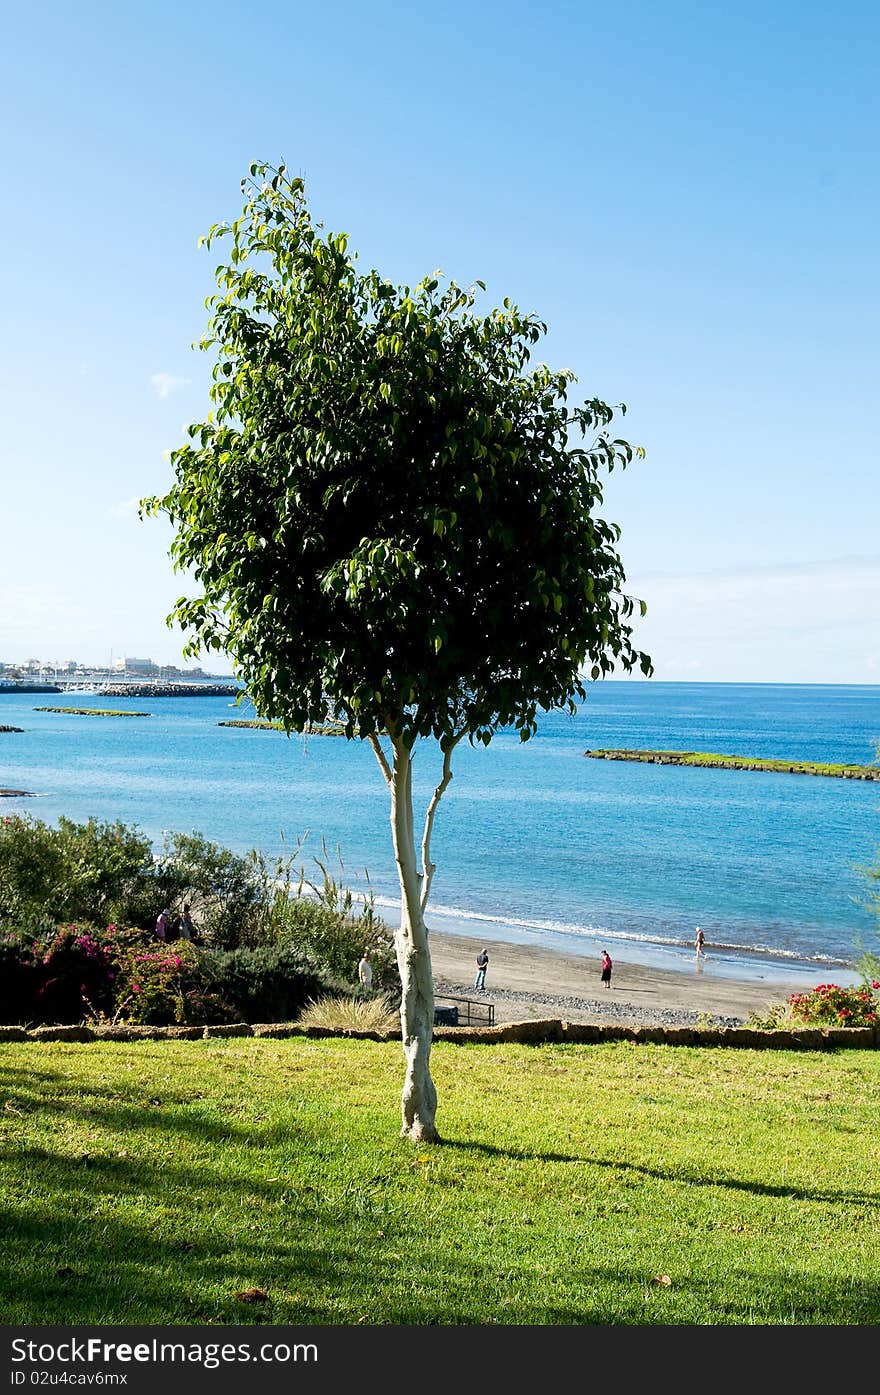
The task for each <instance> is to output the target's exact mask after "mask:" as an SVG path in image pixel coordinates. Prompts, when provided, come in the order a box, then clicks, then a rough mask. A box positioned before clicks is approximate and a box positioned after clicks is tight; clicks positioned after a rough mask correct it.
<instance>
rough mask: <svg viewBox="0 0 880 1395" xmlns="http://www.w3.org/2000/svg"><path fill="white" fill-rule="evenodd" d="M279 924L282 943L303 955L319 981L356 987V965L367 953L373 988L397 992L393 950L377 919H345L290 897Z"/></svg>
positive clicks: (326, 907) (326, 908)
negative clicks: (370, 965) (354, 984)
mask: <svg viewBox="0 0 880 1395" xmlns="http://www.w3.org/2000/svg"><path fill="white" fill-rule="evenodd" d="M279 922H280V927H283V929H280V933H282V934H283V935H284V942H285V943H288V944H289V945H291V946H292V947H294V948H296V949H297V950H299V951H300V952H301V953H303V954H304V955H306V956H307V957H308V958H309V959H310V960H311V961H312V962H313V963H314V964H315V966H316V968H317V970H318V972H319V973H320V974H321V975H322V977H324V978H327V979H336V980H338V981H339V982H341V983H346V984H353V983H357V966H358V962H359V960H360V958H361V956H362V954H363V952H364V950H365V949H368V950H369V951H370V959H371V961H372V965H373V982H374V983H375V985H376V987H377V988H388V989H390V990H391V991H394V990H395V989H397V990H399V987H400V976H399V974H398V971H397V959H396V956H395V953H394V946H393V944H392V943H391V937H390V934H389V931H388V927H387V926H386V925H385V924H384V923H383V922H382V921H381V920H379V919H378V918H377V917H375V916H365V915H363V914H362V915H359V916H357V917H355V916H351V915H346V914H345V913H344V912H343V911H341V910H337V909H334V908H332V907H331V906H329V905H327V904H325V903H322V902H321V901H320V900H314V899H312V898H311V897H309V896H291V897H290V898H289V900H288V902H287V903H286V905H285V906H284V909H283V912H282V913H281V915H280V916H279Z"/></svg>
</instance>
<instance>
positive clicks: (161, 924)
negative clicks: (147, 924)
mask: <svg viewBox="0 0 880 1395" xmlns="http://www.w3.org/2000/svg"><path fill="white" fill-rule="evenodd" d="M169 914H170V911H169V909H168V907H167V906H166V907H165V909H164V910H163V911H160V913H159V919H158V920H157V921H156V938H157V940H167V938H168V916H169Z"/></svg>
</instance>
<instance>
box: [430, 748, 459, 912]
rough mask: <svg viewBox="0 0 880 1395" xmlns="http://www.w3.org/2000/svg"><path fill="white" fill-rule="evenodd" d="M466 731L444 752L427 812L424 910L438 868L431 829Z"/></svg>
mask: <svg viewBox="0 0 880 1395" xmlns="http://www.w3.org/2000/svg"><path fill="white" fill-rule="evenodd" d="M466 732H467V728H465V729H464V730H462V731H460V732H459V733H458V735H457V736H454V737H453V739H452V741H451V742H450V743H449V745H448V746H447V747H446V750H445V751H444V753H443V775H442V778H441V780H440V783H439V785H438V786H437V788H436V789H435V791H434V793H433V794H432V795H431V802H430V804H429V805H428V810H427V813H426V814H425V831H424V833H423V834H422V871H421V874H420V875H421V880H422V892H421V903H422V911H423V912H424V909H425V907H426V905H427V904H428V895H429V893H430V890H431V882H432V881H433V879H434V873H435V872H436V870H437V867H436V864H435V863H433V862H432V861H431V831H432V829H433V827H434V815H435V814H436V812H437V805H438V804H439V803H440V800H441V799H442V798H443V794H444V792H445V790H446V787H447V785H448V784H449V782H450V780H451V779H452V752H453V751H454V750H455V748H456V746H457V745H458V743H459V741H460V740H461V738H462V737H463V736H465V735H466Z"/></svg>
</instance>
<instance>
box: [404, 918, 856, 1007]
mask: <svg viewBox="0 0 880 1395" xmlns="http://www.w3.org/2000/svg"><path fill="white" fill-rule="evenodd" d="M429 944H430V948H431V961H432V964H433V969H434V982H435V996H436V998H437V1001H438V1003H441V1002H442V999H443V997H444V995H461V996H465V997H471V998H476V999H479V1000H480V1001H483V1002H491V1003H493V1004H494V1007H495V1020H496V1022H514V1021H526V1020H534V1019H536V1018H542V1017H562V1018H565V1019H566V1020H568V1021H570V1022H603V1021H605V1022H608V1021H614V1022H636V1023H643V1024H645V1023H659V1022H665V1023H667V1024H668V1025H682V1026H686V1025H691V1024H693V1023H695V1022H697V1021H698V1020H699V1019H701V1018H708V1019H711V1020H713V1021H723V1023H724V1024H725V1025H731V1026H732V1025H735V1023H739V1022H745V1021H746V1020H747V1019H748V1017H749V1014H750V1013H751V1012H758V1013H764V1012H766V1010H767V1009H768V1008H769V1007H771V1006H773V1005H775V1004H778V1003H782V1002H784V1001H785V1000H786V998H787V997H788V996H789V994H791V993H794V992H801V991H803V989H804V975H800V976H799V977H794V976H792V978H791V979H790V980H785V979H783V978H781V977H779V976H778V975H777V974H775V973H774V974H773V975H772V976H768V977H767V978H766V979H759V978H732V977H730V975H729V974H728V973H727V972H725V974H724V975H723V976H722V975H721V974H719V973H717V972H716V971H715V969H714V966H713V963H712V955H711V952H709V953H707V954H706V955H705V956H703V957H702V958H701V961H700V963H699V964H698V963H697V958H696V954H694V962H693V965H692V968H691V970H690V972H688V971H687V970H671V969H661V968H655V967H652V966H648V965H645V964H639V963H634V962H632V961H629V960H626V959H625V958H623V957H622V956H621V955H620V952H619V947H618V952H617V953H615V954H614V955H613V956H612V957H613V960H614V970H613V973H612V986H611V987H610V988H609V989H606V988H604V987H603V985H602V984H601V983H600V979H599V961H598V957H597V958H596V959H595V960H594V959H592V958H590V957H588V956H586V955H583V954H572V953H565V952H563V951H560V950H556V949H549V948H547V947H546V946H544V945H528V944H521V943H519V944H517V943H512V942H509V941H505V940H497V939H489V938H485V939H477V938H474V937H471V936H466V935H462V934H458V933H445V932H443V931H439V930H434V929H432V930H431V931H430V934H429ZM484 947H485V948H486V949H487V950H488V952H489V968H488V972H487V975H486V989H485V991H484V992H479V993H475V992H474V990H473V986H472V985H473V982H474V974H475V973H476V966H475V962H474V961H475V959H476V955H477V952H478V951H479V950H480V949H481V948H484ZM833 978H834V975H833V973H829V972H828V971H822V970H817V971H816V972H815V974H814V975H813V981H814V983H816V984H818V983H823V982H827V981H832V980H833Z"/></svg>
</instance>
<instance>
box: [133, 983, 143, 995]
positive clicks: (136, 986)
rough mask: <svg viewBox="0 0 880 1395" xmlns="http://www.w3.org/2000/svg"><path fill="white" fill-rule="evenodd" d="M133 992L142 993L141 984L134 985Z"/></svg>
mask: <svg viewBox="0 0 880 1395" xmlns="http://www.w3.org/2000/svg"><path fill="white" fill-rule="evenodd" d="M131 991H132V993H140V991H141V986H140V984H139V983H133V984H132V985H131Z"/></svg>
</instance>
